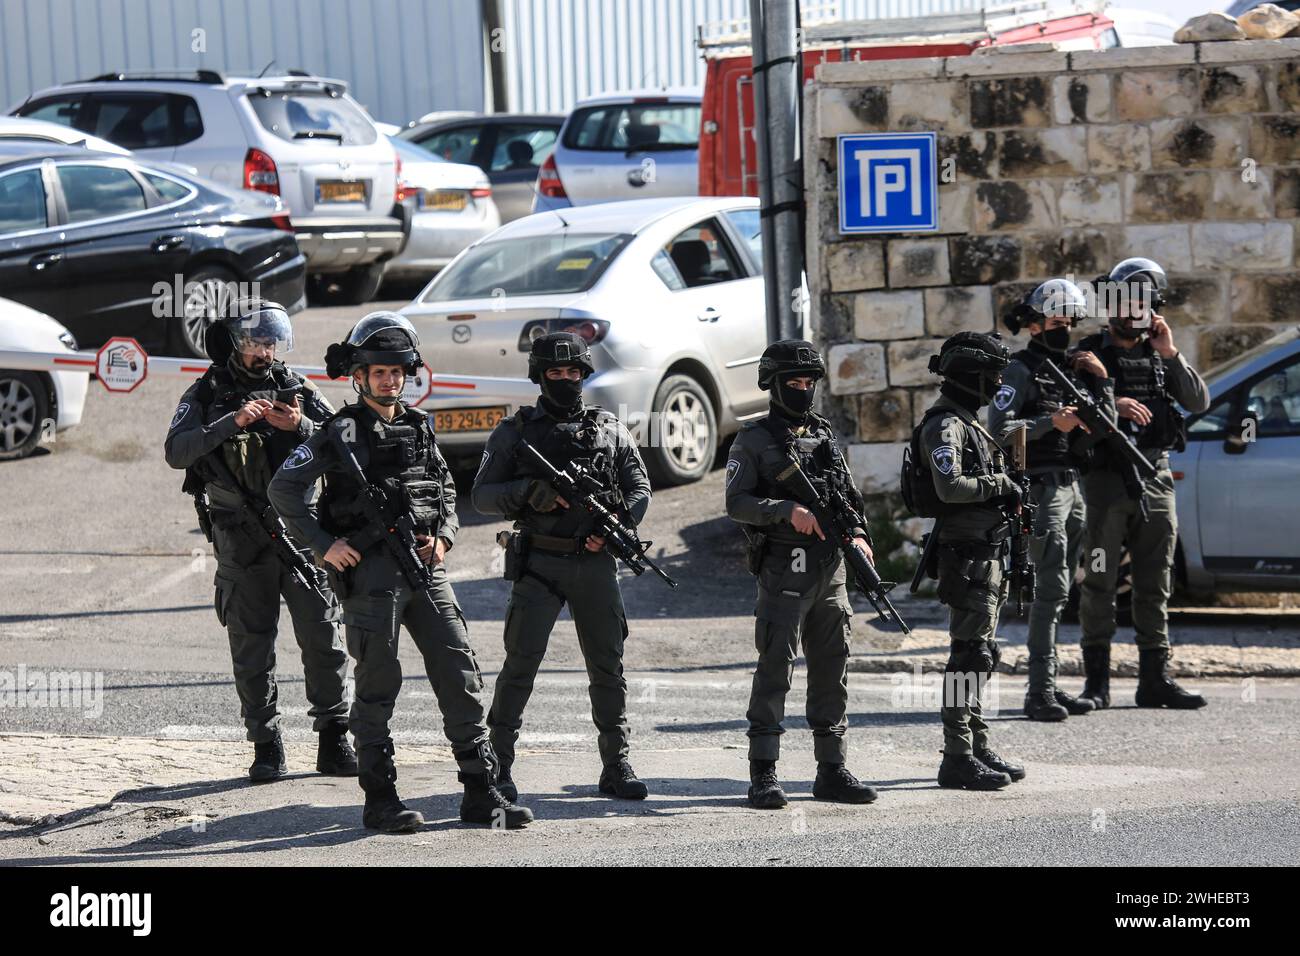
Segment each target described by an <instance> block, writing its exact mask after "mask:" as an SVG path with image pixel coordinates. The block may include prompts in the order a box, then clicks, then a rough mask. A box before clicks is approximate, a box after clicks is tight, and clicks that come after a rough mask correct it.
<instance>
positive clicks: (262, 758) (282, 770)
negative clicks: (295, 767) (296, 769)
mask: <svg viewBox="0 0 1300 956" xmlns="http://www.w3.org/2000/svg"><path fill="white" fill-rule="evenodd" d="M288 772H289V766H288V764H286V763H285V760H284V738H283V737H281V736H280V731H279V730H277V731H276V732H275V736H274V737H272V738H271V739H270V740H268V741H266V743H261V744H257V743H255V744H253V765H252V766H251V767H249V768H248V779H249V780H251V781H253V783H270V782H271V781H272V780H279V779H280V778H281V777H283V776H284V775H285V774H287V773H288Z"/></svg>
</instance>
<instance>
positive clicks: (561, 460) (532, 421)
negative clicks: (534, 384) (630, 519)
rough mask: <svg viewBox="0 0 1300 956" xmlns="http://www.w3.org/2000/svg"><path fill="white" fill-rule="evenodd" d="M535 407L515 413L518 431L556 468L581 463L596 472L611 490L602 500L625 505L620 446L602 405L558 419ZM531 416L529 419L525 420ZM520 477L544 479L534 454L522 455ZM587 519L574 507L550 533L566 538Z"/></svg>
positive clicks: (618, 505) (609, 504)
mask: <svg viewBox="0 0 1300 956" xmlns="http://www.w3.org/2000/svg"><path fill="white" fill-rule="evenodd" d="M533 412H534V406H524V407H522V408H520V409H519V411H518V412H516V413H515V417H514V422H515V430H516V431H517V432H518V433H519V437H521V438H522V439H524V440H525V441H527V442H528V444H530V445H532V446H533V447H534V448H536V449H537V450H538V451H539V452H541V453H542V455H543V456H544V457H545V458H546V460H547V461H549V462H550V463H551V464H552V465H554V466H555V467H556V468H567V467H568V466H569V465H571V464H573V463H574V462H578V463H579V464H580V465H581V466H582V467H583V468H585V469H587V470H589V471H591V472H593V473H594V474H595V475H596V477H597V478H598V479H599V480H600V482H601V484H602V485H604V486H605V488H607V489H609V491H608V493H607V494H606V495H605V497H604V500H603V501H602V502H601V503H602V504H603V505H605V506H606V507H609V508H613V509H621V508H622V507H623V504H624V502H623V489H622V486H621V485H620V483H619V473H618V462H617V461H616V460H615V454H616V452H617V451H618V449H617V448H616V447H615V446H614V445H613V444H612V443H611V442H610V440H609V434H608V429H606V428H602V422H603V421H605V420H606V419H607V418H608V417H610V416H609V413H608V412H606V411H605V410H604V409H603V408H601V407H600V406H599V405H587V406H584V407H583V409H582V414H581V415H578V416H577V417H576V418H573V419H556V418H553V417H551V416H550V415H548V414H545V412H544V410H543V412H542V414H539V415H536V416H535V417H534V416H533ZM525 418H527V421H525ZM517 474H518V476H519V477H520V478H542V477H543V475H542V470H541V468H540V466H538V465H537V464H536V463H535V462H534V461H533V460H532V458H531V457H528V456H522V455H521V456H519V458H518V471H517ZM583 521H584V516H583V515H582V514H579V513H577V512H576V510H575V509H570V511H569V512H567V513H566V514H565V515H563V516H562V517H561V518H560V520H559V521H558V522H556V525H555V527H554V528H552V529H551V530H550V531H549V532H548V533H550V534H554V535H556V536H560V537H564V536H567V535H568V534H570V533H571V532H572V531H573V530H575V529H576V528H577V527H578V526H579V525H580V524H582V523H583Z"/></svg>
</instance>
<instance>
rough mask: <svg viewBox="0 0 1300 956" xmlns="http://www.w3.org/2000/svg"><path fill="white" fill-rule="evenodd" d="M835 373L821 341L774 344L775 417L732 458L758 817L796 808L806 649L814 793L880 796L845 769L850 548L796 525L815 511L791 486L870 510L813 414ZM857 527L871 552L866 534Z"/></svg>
mask: <svg viewBox="0 0 1300 956" xmlns="http://www.w3.org/2000/svg"><path fill="white" fill-rule="evenodd" d="M825 372H826V369H825V365H824V364H823V363H822V358H821V353H819V352H818V351H817V349H816V347H815V346H814V345H813V344H812V343H811V342H806V341H802V340H783V341H779V342H773V343H772V344H771V345H769V346H768V347H767V349H766V350H765V351H764V352H763V355H762V357H761V358H760V360H759V365H758V384H759V387H760V388H762V389H763V390H764V391H769V392H771V395H772V398H771V402H770V404H769V409H768V414H767V415H766V416H765V417H764V418H761V419H759V420H757V421H753V422H748V423H746V424H745V425H744V426H743V427H742V428H741V430H740V433H739V434H738V435H737V436H736V438H735V440H734V441H733V442H732V445H731V454H730V457H729V458H728V460H727V479H726V492H725V494H726V508H727V517H729V518H731V520H732V521H735V522H737V523H738V524H740V526H741V527H742V528H743V529H744V531H745V536H746V538H747V539H748V541H749V570H750V571H751V572H752V573H753V574H754V575H756V576H757V578H758V596H757V599H756V601H755V603H754V645H755V649H756V650H757V651H758V666H757V667H756V668H755V669H754V680H753V685H752V687H751V689H750V694H749V710H748V712H747V713H746V715H745V716H746V719H747V720H748V721H749V730H748V737H749V762H750V788H749V802H750V805H751V806H754V807H756V808H759V809H779V808H781V807H784V806H786V804H787V803H788V800H787V798H786V795H785V792H784V791H783V790H782V789H781V786H780V783H779V782H778V779H777V775H776V762H777V760H778V759H779V758H780V756H781V735H782V734H783V733H784V732H785V730H784V728H783V727H782V726H781V725H782V722H783V721H784V719H785V699H786V695H787V694H789V692H790V685H791V681H792V680H793V679H794V662H795V660H796V659H797V658H798V656H799V649H800V646H802V648H803V653H804V658H805V659H806V661H807V662H808V698H807V703H806V707H805V714H806V718H807V721H808V725H809V727H811V728H812V732H813V756H814V758H815V759H816V761H817V777H816V779H815V780H814V782H813V796H815V797H817V798H818V799H823V800H833V801H836V802H840V803H870V802H871V801H873V800H875V799H876V791H875V789H874V788H873V787H870V786H868V785H866V784H864V783H861V782H859V781H858V780H857V778H855V777H854V776H853V774H851V773H849V771H848V769H847V768H846V767H845V761H846V759H847V757H848V747H847V745H846V744H845V741H844V731H845V729H846V728H847V727H848V716H847V711H848V701H849V680H848V677H849V675H848V660H849V639H850V637H851V633H852V632H851V625H850V620H851V618H852V616H853V607H852V605H850V604H849V595H848V590H847V588H846V586H845V581H846V577H847V572H846V569H845V564H844V557H843V555H842V554H841V553H840V543H839V542H838V541H836V540H834V539H833V537H832V533H831V530H830V529H829V528H822V533H823V535H824V536H825V537H824V538H822V537H818V536H817V535H816V534H815V533H808V534H805V533H803V532H801V531H799V530H797V529H796V528H795V526H794V524H793V523H792V520H793V519H794V518H795V514H796V509H797V508H800V507H803V508H806V509H808V510H810V511H811V509H812V507H813V506H814V505H815V504H816V503H815V502H813V501H802V500H800V499H799V496H798V495H797V494H796V493H795V492H794V491H793V490H792V489H790V488H789V487H787V486H786V485H785V484H784V483H783V480H782V478H781V474H782V472H784V471H785V470H787V469H788V468H790V467H791V466H792V464H793V463H796V462H797V463H798V465H799V467H800V470H802V471H803V473H804V474H805V475H806V476H807V477H808V479H809V481H810V482H811V483H812V486H813V488H814V490H816V491H817V493H818V494H819V495H823V494H824V492H826V491H830V490H834V491H836V492H839V493H840V494H842V495H843V496H844V498H845V499H846V500H847V501H849V502H850V503H852V504H853V506H854V507H855V508H856V510H857V511H858V512H859V513H860V512H861V511H862V496H861V494H860V493H859V492H858V489H857V485H856V484H855V483H854V481H853V476H852V474H850V472H849V467H848V463H847V462H846V461H845V460H844V455H843V453H842V452H841V451H840V447H839V443H838V442H837V441H836V440H835V432H834V430H833V429H832V428H831V425H830V423H829V422H828V421H826V419H824V418H822V417H820V416H819V415H816V414H814V413H813V412H812V411H811V408H812V404H813V400H814V391H815V388H816V383H817V382H818V381H819V380H820V379H821V378H823V377H824V376H825ZM804 494H808V491H807V488H805V489H804ZM818 526H819V527H820V523H819V525H818ZM850 530H851V533H852V534H853V537H854V538H861V539H862V540H864V541H866V542H867V544H868V546H870V541H871V537H870V534H869V533H868V531H867V529H866V528H865V527H855V528H852V529H850Z"/></svg>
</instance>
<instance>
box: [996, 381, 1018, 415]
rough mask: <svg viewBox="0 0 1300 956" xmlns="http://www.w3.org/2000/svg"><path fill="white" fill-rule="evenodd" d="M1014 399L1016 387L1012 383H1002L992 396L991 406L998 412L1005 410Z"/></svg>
mask: <svg viewBox="0 0 1300 956" xmlns="http://www.w3.org/2000/svg"><path fill="white" fill-rule="evenodd" d="M1015 399H1016V387H1015V386H1014V385H1002V386H1000V387H999V388H998V390H997V393H996V394H995V395H994V396H993V407H994V408H996V409H997V410H998V411H1000V412H1005V411H1006V410H1007V407H1008V406H1009V405H1010V404H1011V403H1012V402H1013V401H1015Z"/></svg>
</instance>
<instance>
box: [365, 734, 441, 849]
mask: <svg viewBox="0 0 1300 956" xmlns="http://www.w3.org/2000/svg"><path fill="white" fill-rule="evenodd" d="M357 765H358V773H357V777H358V782H359V783H360V784H361V789H362V790H364V791H365V794H366V806H365V809H363V810H362V811H361V822H362V823H363V824H365V826H366V828H367V829H370V830H381V831H383V832H384V833H414V832H415V831H416V830H418V829H420V827H422V826H424V817H423V816H422V815H421V814H420V813H419V812H418V811H416V810H410V809H407V806H406V804H404V803H402V801H401V800H400V799H398V797H397V786H396V784H397V767H395V766H394V765H393V745H392V743H391V742H388V743H382V744H375V745H372V746H369V747H362V748H361V753H359V754H358V755H357Z"/></svg>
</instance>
